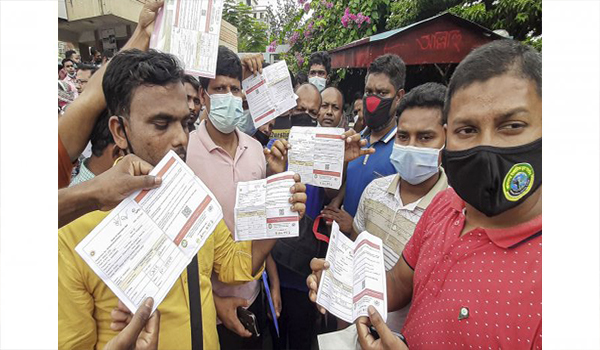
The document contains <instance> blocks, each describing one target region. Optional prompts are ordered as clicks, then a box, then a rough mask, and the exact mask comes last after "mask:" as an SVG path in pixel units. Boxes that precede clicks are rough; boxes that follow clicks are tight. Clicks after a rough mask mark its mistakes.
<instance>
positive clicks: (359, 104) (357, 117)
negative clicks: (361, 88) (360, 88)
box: [352, 92, 365, 132]
mask: <svg viewBox="0 0 600 350" xmlns="http://www.w3.org/2000/svg"><path fill="white" fill-rule="evenodd" d="M352 115H353V116H354V127H353V128H354V130H355V131H356V132H361V131H363V129H364V128H365V120H364V118H363V94H362V93H361V92H356V94H354V98H353V99H352Z"/></svg>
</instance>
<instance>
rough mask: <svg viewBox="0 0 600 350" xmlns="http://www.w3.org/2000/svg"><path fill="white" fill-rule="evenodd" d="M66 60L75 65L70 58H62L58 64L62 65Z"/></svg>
mask: <svg viewBox="0 0 600 350" xmlns="http://www.w3.org/2000/svg"><path fill="white" fill-rule="evenodd" d="M66 62H71V63H73V65H75V61H73V60H72V59H70V58H63V60H62V61H61V62H60V64H61V65H62V66H63V67H64V66H65V63H66Z"/></svg>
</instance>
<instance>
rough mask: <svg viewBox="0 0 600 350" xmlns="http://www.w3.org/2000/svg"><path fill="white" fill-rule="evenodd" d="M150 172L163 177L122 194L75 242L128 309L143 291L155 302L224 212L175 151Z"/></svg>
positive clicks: (141, 297) (133, 308) (135, 306)
mask: <svg viewBox="0 0 600 350" xmlns="http://www.w3.org/2000/svg"><path fill="white" fill-rule="evenodd" d="M150 174H151V175H158V176H161V177H162V179H163V181H162V184H161V186H160V187H159V188H156V189H153V190H143V191H138V192H136V193H134V194H132V195H131V196H129V197H128V198H126V199H125V200H124V201H123V202H121V203H120V204H119V205H118V206H117V207H116V208H115V209H113V211H112V212H111V213H110V214H108V216H107V217H106V218H105V219H104V220H102V222H101V223H100V224H99V225H98V226H96V228H95V229H94V230H93V231H92V232H91V233H90V234H89V235H87V236H86V237H85V239H83V241H81V242H80V243H79V244H78V245H77V247H75V251H77V253H78V254H79V255H80V256H81V258H82V259H83V260H84V261H85V262H86V263H87V264H88V265H89V266H90V268H91V269H92V270H93V271H94V272H95V273H96V274H97V275H98V276H99V277H100V278H101V279H102V280H103V281H104V283H106V285H107V286H108V287H109V288H110V289H111V290H112V291H113V293H115V295H116V296H117V297H118V298H119V299H120V300H121V301H122V302H123V303H124V304H125V305H126V306H127V307H128V308H129V310H131V311H132V312H135V311H136V310H137V309H138V307H139V306H140V305H141V303H142V302H143V301H144V300H145V299H146V298H147V297H152V298H153V299H154V309H156V308H157V307H158V305H159V304H160V303H161V302H162V300H163V299H164V298H165V296H166V295H167V293H168V292H169V290H170V289H171V287H172V286H173V284H174V283H175V281H176V280H177V278H179V276H180V275H181V273H182V272H183V270H184V269H185V268H186V266H187V265H188V264H189V263H190V261H191V260H192V258H193V257H194V255H196V254H198V251H199V250H200V248H201V247H202V246H203V245H204V243H205V242H206V239H207V238H208V237H209V236H210V235H211V234H212V232H213V231H214V229H215V227H216V226H217V224H218V223H219V221H220V220H221V219H222V218H223V214H222V210H221V206H220V205H219V203H218V202H217V200H216V198H215V196H214V195H213V194H212V193H211V192H210V190H209V189H208V188H207V187H206V186H205V185H204V184H203V183H202V182H201V181H200V179H198V178H197V177H196V176H195V175H194V173H193V171H192V170H191V169H190V168H189V167H188V166H187V165H186V164H185V163H184V162H183V161H182V160H181V158H179V157H178V156H177V154H176V153H175V152H173V151H170V152H169V153H168V154H167V155H166V156H165V157H164V158H163V159H162V160H161V161H160V163H158V165H157V166H156V167H155V168H154V169H153V170H152V172H151V173H150ZM153 311H154V310H153Z"/></svg>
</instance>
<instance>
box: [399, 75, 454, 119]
mask: <svg viewBox="0 0 600 350" xmlns="http://www.w3.org/2000/svg"><path fill="white" fill-rule="evenodd" d="M445 96H446V87H445V86H444V85H442V84H439V83H425V84H422V85H419V86H417V87H415V88H413V89H412V90H410V92H409V93H407V94H406V95H404V97H403V98H402V100H400V103H399V104H398V109H397V110H396V115H398V119H399V118H400V117H401V116H402V112H404V111H405V110H407V109H409V108H413V107H426V108H439V109H440V111H441V110H442V109H443V108H444V97H445ZM440 124H442V125H444V122H443V121H442V120H441V119H440Z"/></svg>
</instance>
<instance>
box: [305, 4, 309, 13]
mask: <svg viewBox="0 0 600 350" xmlns="http://www.w3.org/2000/svg"><path fill="white" fill-rule="evenodd" d="M308 11H310V3H309V2H307V3H306V4H304V12H308Z"/></svg>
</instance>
